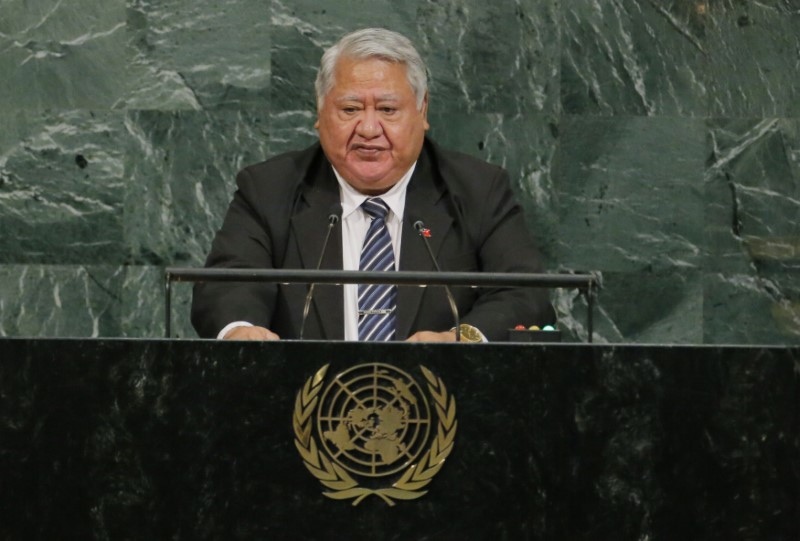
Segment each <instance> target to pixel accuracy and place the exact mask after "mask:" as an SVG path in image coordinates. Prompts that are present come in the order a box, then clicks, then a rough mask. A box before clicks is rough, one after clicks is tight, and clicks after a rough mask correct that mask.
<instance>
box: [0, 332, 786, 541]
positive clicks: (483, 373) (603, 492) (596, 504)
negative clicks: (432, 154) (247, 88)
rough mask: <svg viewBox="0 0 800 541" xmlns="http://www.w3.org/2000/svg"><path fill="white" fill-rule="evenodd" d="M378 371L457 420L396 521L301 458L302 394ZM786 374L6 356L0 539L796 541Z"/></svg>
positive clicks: (356, 349) (477, 359) (629, 355)
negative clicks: (344, 494)
mask: <svg viewBox="0 0 800 541" xmlns="http://www.w3.org/2000/svg"><path fill="white" fill-rule="evenodd" d="M373 364H381V365H386V366H390V367H393V368H394V369H397V370H399V371H402V372H403V373H407V374H409V375H410V376H412V377H413V378H414V379H415V380H416V381H417V382H418V383H420V386H421V388H423V387H425V386H426V383H425V381H426V379H425V375H424V373H423V371H422V369H421V368H420V367H425V369H427V370H428V371H429V372H430V373H431V374H435V376H436V377H438V378H439V379H440V380H441V383H442V385H443V386H444V387H446V390H447V393H448V396H449V397H450V398H452V400H453V401H454V403H455V414H454V418H455V419H456V420H457V429H456V431H455V434H454V438H453V446H452V450H451V452H450V453H449V454H448V456H447V458H446V460H445V461H444V464H443V465H442V466H441V468H440V469H438V471H436V472H435V475H432V477H431V479H430V482H429V483H428V484H426V485H425V486H424V489H423V490H424V491H425V494H424V495H422V496H421V497H418V498H416V499H410V500H396V499H394V500H393V503H394V505H390V504H388V503H387V502H386V501H385V500H384V499H382V498H381V497H379V496H376V495H374V494H373V495H368V496H367V497H365V498H363V499H362V500H361V501H359V502H358V503H357V505H353V503H354V499H352V498H350V499H341V500H336V499H332V498H330V497H328V496H325V495H324V494H323V492H330V489H328V488H326V487H325V486H324V485H323V484H322V483H321V481H320V479H318V478H317V477H315V476H314V475H312V473H311V472H310V471H309V469H308V468H307V466H306V463H305V460H304V458H303V456H302V455H301V453H300V452H299V450H298V445H297V433H296V423H295V419H296V415H297V402H298V392H301V391H302V390H303V389H304V387H305V386H306V384H307V383H308V382H309V381H310V380H311V379H313V377H314V375H315V374H317V373H319V371H320V369H321V368H322V367H325V366H327V367H328V368H327V371H326V373H325V379H326V381H332V379H333V378H335V376H336V375H337V374H342V373H344V372H346V371H347V370H349V369H351V368H352V367H354V366H360V365H373ZM799 366H800V348H796V347H794V348H791V347H713V346H634V345H589V344H551V345H542V344H538V345H537V344H406V343H388V344H371V343H350V342H341V343H327V342H273V343H244V342H218V341H205V340H186V341H173V340H122V339H120V340H83V339H74V340H70V339H2V340H0V501H1V502H2V505H0V539H276V540H294V539H297V540H310V539H311V540H317V539H323V540H324V539H353V540H359V539H401V540H417V539H434V540H440V539H444V540H450V539H453V540H456V539H458V540H463V539H468V540H482V539H514V540H520V539H587V540H588V539H621V540H622V539H643V538H647V539H653V540H659V539H665V540H667V539H725V538H730V539H734V538H735V539H742V538H748V539H773V540H775V539H787V540H789V539H798V538H800V519H798V517H800V436H798V434H800V430H799V429H800V424H799V423H800V386H798V381H799V380H800V375H799V374H800V370H799V369H798V367H799ZM320 396H321V395H320ZM432 409H435V408H433V407H432ZM316 426H317V425H314V426H313V427H312V429H313V430H312V432H313V434H315V436H314V437H315V441H317V444H318V445H319V446H320V449H321V448H322V446H323V440H324V439H325V435H324V434H318V433H317V432H315V431H316V430H317V429H316ZM453 426H454V425H453V424H452V423H451V424H450V425H449V427H448V430H450V429H452V428H453ZM361 430H363V425H362V428H361ZM328 443H330V442H328ZM423 447H424V446H423ZM329 448H331V447H330V445H329ZM423 451H425V449H423ZM320 452H321V451H320ZM360 482H361V481H360ZM368 482H373V483H375V482H377V483H378V485H374V486H379V485H380V482H381V481H380V479H378V480H377V481H364V482H361V483H362V485H361V486H367V484H366V483H368ZM370 486H372V485H370Z"/></svg>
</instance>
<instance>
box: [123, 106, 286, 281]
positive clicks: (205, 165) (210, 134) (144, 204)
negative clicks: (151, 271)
mask: <svg viewBox="0 0 800 541" xmlns="http://www.w3.org/2000/svg"><path fill="white" fill-rule="evenodd" d="M268 124H269V117H268V115H266V114H261V113H256V112H252V113H248V112H246V111H244V110H242V111H234V110H225V109H221V110H217V111H202V112H201V111H183V112H173V113H168V112H160V111H135V112H131V113H130V114H129V116H128V118H127V129H128V131H129V133H130V135H131V140H132V148H131V150H130V151H129V153H128V160H127V163H126V171H125V177H126V178H127V179H128V190H127V193H126V198H125V242H126V244H127V245H128V247H129V250H130V260H131V263H132V264H155V265H165V266H169V265H183V266H199V265H202V263H203V261H205V256H206V253H207V252H208V250H209V249H210V247H211V240H212V238H213V236H214V234H215V233H216V231H217V229H218V228H219V226H220V225H221V224H222V218H223V216H224V214H225V210H226V209H227V208H228V204H229V203H230V200H231V198H232V197H233V192H234V191H235V189H236V185H235V177H236V173H237V172H238V171H239V170H241V169H242V168H243V167H244V166H246V165H249V164H252V163H256V162H259V161H262V160H264V159H266V158H267V157H268V156H269V155H270V154H269V151H268V139H269V136H268Z"/></svg>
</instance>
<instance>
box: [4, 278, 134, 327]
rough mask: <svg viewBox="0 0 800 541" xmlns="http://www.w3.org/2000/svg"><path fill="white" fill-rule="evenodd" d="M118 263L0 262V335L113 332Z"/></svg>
mask: <svg viewBox="0 0 800 541" xmlns="http://www.w3.org/2000/svg"><path fill="white" fill-rule="evenodd" d="M121 276H122V272H121V267H112V266H68V265H52V266H50V265H0V336H31V337H99V336H119V314H120V282H121Z"/></svg>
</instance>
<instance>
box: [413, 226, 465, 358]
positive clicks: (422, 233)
mask: <svg viewBox="0 0 800 541" xmlns="http://www.w3.org/2000/svg"><path fill="white" fill-rule="evenodd" d="M414 229H416V230H417V233H419V236H420V237H422V242H424V243H425V248H426V249H427V250H428V255H429V256H430V257H431V261H433V266H434V268H435V269H436V272H442V269H440V268H439V262H438V261H437V260H436V256H435V255H433V250H431V245H430V243H429V242H428V237H429V236H430V234H431V231H430V229H427V228H426V227H425V224H424V223H422V220H417V221H416V222H414ZM443 286H444V292H445V294H446V295H447V301H448V302H449V303H450V310H451V311H452V312H453V320H454V321H455V322H456V327H455V328H456V342H461V321H460V318H459V316H458V307H457V306H456V300H455V298H454V297H453V293H452V292H451V291H450V287H449V286H448V285H447V284H443Z"/></svg>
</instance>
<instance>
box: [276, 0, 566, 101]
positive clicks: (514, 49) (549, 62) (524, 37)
mask: <svg viewBox="0 0 800 541" xmlns="http://www.w3.org/2000/svg"><path fill="white" fill-rule="evenodd" d="M556 4H557V3H556V2H555V0H547V1H544V2H537V1H534V0H523V1H521V2H515V3H513V4H511V3H488V2H478V1H475V0H469V1H468V2H463V1H460V0H446V1H443V2H429V3H418V4H409V3H397V2H395V3H392V2H388V1H386V0H381V1H369V2H367V1H364V0H360V1H354V2H342V3H327V4H324V5H322V4H319V3H318V2H314V1H313V0H297V1H293V2H281V1H279V0H275V1H273V2H272V25H273V26H272V36H273V38H272V44H273V45H272V47H273V49H272V67H273V81H272V83H273V87H272V103H273V105H272V107H273V111H290V110H302V111H313V110H314V109H315V98H314V91H313V83H314V79H315V77H316V72H317V67H318V66H319V60H320V57H321V55H322V52H323V51H324V49H326V48H327V47H329V46H330V45H332V44H333V43H334V42H335V41H336V40H338V39H339V38H340V37H341V36H342V35H344V34H345V33H347V32H349V31H352V30H356V29H358V28H364V27H373V26H382V27H385V28H389V29H391V30H395V31H398V32H400V33H402V34H404V35H406V36H407V37H408V38H409V39H411V40H412V41H413V42H414V44H415V45H416V47H417V49H418V50H419V52H420V54H421V55H422V56H423V58H424V59H425V61H426V63H427V64H428V67H429V69H430V87H431V107H432V110H438V111H446V112H499V113H508V114H520V113H527V112H537V111H545V112H550V113H552V112H556V111H557V109H558V68H557V67H556V63H555V59H556V58H557V57H558V53H557V47H558V46H557V44H558V24H557V19H558V17H557V11H558V10H557V5H556Z"/></svg>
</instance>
